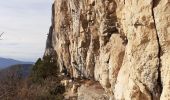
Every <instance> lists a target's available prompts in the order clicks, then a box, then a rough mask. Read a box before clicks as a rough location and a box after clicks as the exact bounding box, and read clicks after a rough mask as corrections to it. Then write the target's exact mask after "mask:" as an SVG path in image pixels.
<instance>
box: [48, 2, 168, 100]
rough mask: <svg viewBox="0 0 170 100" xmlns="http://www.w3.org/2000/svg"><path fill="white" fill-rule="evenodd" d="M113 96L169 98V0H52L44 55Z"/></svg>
mask: <svg viewBox="0 0 170 100" xmlns="http://www.w3.org/2000/svg"><path fill="white" fill-rule="evenodd" d="M54 51H55V52H56V54H57V59H58V64H59V67H60V70H61V71H62V70H67V72H68V74H69V75H70V76H71V77H74V78H77V77H85V78H88V79H91V80H96V81H99V82H100V84H101V85H102V87H103V88H104V89H105V91H106V92H107V94H108V95H109V96H110V99H111V100H114V99H115V100H124V99H125V100H159V99H160V100H169V99H170V1H169V0H55V1H54V3H53V7H52V25H51V28H50V32H49V35H48V39H47V46H46V51H45V55H49V54H51V53H53V52H54Z"/></svg>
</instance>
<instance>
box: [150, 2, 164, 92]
mask: <svg viewBox="0 0 170 100" xmlns="http://www.w3.org/2000/svg"><path fill="white" fill-rule="evenodd" d="M155 3H156V4H155ZM155 5H158V4H157V1H155V0H153V4H152V17H153V21H154V28H155V31H156V37H157V43H158V62H159V63H158V79H157V85H158V88H159V90H158V92H160V94H161V93H162V89H163V86H162V81H161V55H162V54H161V53H162V48H161V45H160V39H159V35H158V30H157V26H156V21H155V14H154V7H155Z"/></svg>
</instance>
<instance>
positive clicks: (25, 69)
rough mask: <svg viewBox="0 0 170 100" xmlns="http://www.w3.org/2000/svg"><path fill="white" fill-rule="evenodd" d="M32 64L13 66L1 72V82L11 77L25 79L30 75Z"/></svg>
mask: <svg viewBox="0 0 170 100" xmlns="http://www.w3.org/2000/svg"><path fill="white" fill-rule="evenodd" d="M31 69H32V64H20V65H12V66H9V67H7V68H4V69H2V70H0V80H1V79H2V78H5V77H6V78H7V77H9V76H19V77H20V78H25V77H27V76H29V75H30V72H31Z"/></svg>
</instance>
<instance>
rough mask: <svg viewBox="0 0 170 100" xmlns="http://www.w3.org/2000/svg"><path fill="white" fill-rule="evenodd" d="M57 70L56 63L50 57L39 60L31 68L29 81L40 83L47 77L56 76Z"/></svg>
mask: <svg viewBox="0 0 170 100" xmlns="http://www.w3.org/2000/svg"><path fill="white" fill-rule="evenodd" d="M58 71H59V68H58V66H57V61H56V59H55V58H54V57H52V56H45V57H43V59H41V58H39V59H38V60H37V62H36V63H35V65H34V66H33V68H32V73H31V79H32V81H33V82H41V81H43V80H44V79H46V78H47V77H50V76H57V73H58Z"/></svg>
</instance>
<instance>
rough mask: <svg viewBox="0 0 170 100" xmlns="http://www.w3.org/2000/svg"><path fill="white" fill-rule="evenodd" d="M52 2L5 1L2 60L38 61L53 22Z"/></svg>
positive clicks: (0, 9)
mask: <svg viewBox="0 0 170 100" xmlns="http://www.w3.org/2000/svg"><path fill="white" fill-rule="evenodd" d="M51 3H52V1H50V0H4V1H1V3H0V32H5V34H4V36H3V40H1V41H0V56H1V57H10V58H15V59H20V60H35V59H36V58H37V57H41V56H42V55H43V52H44V48H45V41H46V33H47V32H48V29H49V27H50V21H51Z"/></svg>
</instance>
